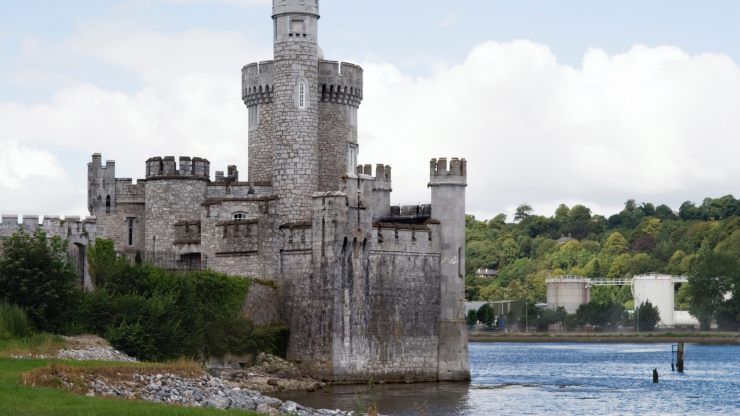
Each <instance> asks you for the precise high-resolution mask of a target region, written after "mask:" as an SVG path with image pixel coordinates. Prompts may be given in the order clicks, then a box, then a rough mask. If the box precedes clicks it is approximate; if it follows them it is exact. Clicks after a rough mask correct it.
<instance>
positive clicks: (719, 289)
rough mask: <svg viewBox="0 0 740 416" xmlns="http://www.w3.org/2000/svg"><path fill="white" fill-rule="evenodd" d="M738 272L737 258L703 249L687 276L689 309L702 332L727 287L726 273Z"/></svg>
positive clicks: (722, 299) (722, 298) (732, 274)
mask: <svg viewBox="0 0 740 416" xmlns="http://www.w3.org/2000/svg"><path fill="white" fill-rule="evenodd" d="M736 274H738V260H737V259H735V258H733V257H730V256H728V255H726V254H721V253H715V252H713V251H711V250H703V251H702V252H701V253H700V254H699V256H698V257H697V259H696V261H695V262H694V264H693V267H692V268H691V272H690V275H689V295H690V296H691V304H690V307H689V312H691V314H692V315H694V316H696V318H697V319H698V320H699V324H700V327H701V329H702V330H703V331H706V330H709V328H710V325H711V323H712V319H713V318H714V315H715V313H716V312H717V309H718V308H719V307H720V305H721V304H722V302H723V301H724V294H725V293H726V292H727V291H728V290H730V285H729V279H730V276H734V275H736Z"/></svg>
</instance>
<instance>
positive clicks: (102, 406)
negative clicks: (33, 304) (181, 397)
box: [0, 343, 257, 416]
mask: <svg viewBox="0 0 740 416" xmlns="http://www.w3.org/2000/svg"><path fill="white" fill-rule="evenodd" d="M3 346H5V347H8V344H7V343H6V344H5V345H0V349H2V347H3ZM11 347H13V348H14V347H15V345H11ZM52 362H59V363H64V364H65V365H71V366H80V367H88V366H95V367H99V366H101V363H100V362H72V361H52V360H25V359H10V358H0V416H5V415H8V416H11V415H12V416H18V415H24V416H25V415H29V416H37V415H39V416H40V415H44V416H45V415H49V416H65V415H69V416H86V415H90V416H92V415H123V416H127V415H131V416H134V415H157V416H159V415H162V416H175V415H178V416H179V415H183V416H189V415H193V416H196V415H203V416H205V415H218V416H225V415H241V416H250V415H252V416H255V415H257V413H254V412H247V411H238V410H229V411H224V410H216V409H201V408H186V407H177V406H168V405H163V404H154V403H146V402H133V401H127V400H117V399H107V398H100V397H85V396H78V395H75V394H72V393H70V392H67V391H63V390H57V389H50V388H39V387H27V386H24V385H22V384H20V378H21V374H22V373H25V372H29V371H32V370H34V369H37V368H41V367H45V366H47V365H49V364H51V363H52ZM104 365H105V364H104ZM110 365H111V366H120V363H111V364H110Z"/></svg>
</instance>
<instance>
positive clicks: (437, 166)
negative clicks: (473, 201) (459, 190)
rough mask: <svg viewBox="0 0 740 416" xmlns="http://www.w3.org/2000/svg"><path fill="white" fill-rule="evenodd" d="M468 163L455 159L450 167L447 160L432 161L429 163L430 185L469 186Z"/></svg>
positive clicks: (442, 158)
mask: <svg viewBox="0 0 740 416" xmlns="http://www.w3.org/2000/svg"><path fill="white" fill-rule="evenodd" d="M467 175H468V162H467V161H465V159H458V158H456V157H453V158H452V160H450V164H449V167H448V165H447V158H445V157H441V158H439V159H432V160H431V162H429V185H430V186H431V185H456V186H467Z"/></svg>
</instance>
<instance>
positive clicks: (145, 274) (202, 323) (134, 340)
mask: <svg viewBox="0 0 740 416" xmlns="http://www.w3.org/2000/svg"><path fill="white" fill-rule="evenodd" d="M96 245H97V246H98V250H97V252H96V253H95V254H94V255H93V257H97V258H96V259H95V260H93V262H94V263H95V264H97V265H98V267H100V265H104V266H103V267H104V268H102V269H101V268H98V269H96V271H95V273H96V274H97V275H98V276H103V277H99V278H98V281H100V282H104V284H103V285H101V286H103V288H102V289H99V290H97V291H96V292H94V293H90V294H87V295H86V298H85V300H84V302H83V303H82V308H81V309H82V312H81V315H82V316H83V317H84V321H85V325H86V327H87V328H88V329H89V330H90V331H91V332H94V333H96V334H99V335H101V336H104V337H105V338H106V339H108V341H110V343H111V344H112V345H113V346H114V347H116V348H117V349H119V350H121V351H123V352H125V353H127V354H129V355H131V356H135V357H137V358H139V359H142V360H146V361H160V360H166V359H171V358H177V357H191V358H203V357H220V356H223V355H225V354H227V353H234V354H248V353H256V352H262V351H264V352H270V353H273V354H278V355H284V354H285V352H286V349H287V329H286V328H285V327H282V326H276V327H255V326H254V325H253V324H252V323H251V322H250V321H249V320H247V319H246V318H244V317H243V316H242V314H241V307H242V303H243V302H244V299H245V297H246V295H247V293H248V291H249V284H250V281H249V280H247V279H244V278H240V277H232V276H226V275H224V274H220V273H215V272H211V271H193V272H188V273H174V272H169V271H166V270H162V269H157V268H154V267H151V266H147V265H142V264H138V263H134V264H129V263H128V262H126V261H125V260H123V259H121V258H115V253H113V252H112V250H111V247H110V246H109V245H107V244H105V243H104V242H103V241H98V242H97V244H96Z"/></svg>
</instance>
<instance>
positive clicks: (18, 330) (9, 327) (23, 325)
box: [0, 303, 31, 339]
mask: <svg viewBox="0 0 740 416" xmlns="http://www.w3.org/2000/svg"><path fill="white" fill-rule="evenodd" d="M29 335H31V327H30V325H29V323H28V318H27V317H26V313H25V312H23V309H21V308H19V307H17V306H15V305H8V304H7V303H0V339H11V338H25V337H27V336H29Z"/></svg>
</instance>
